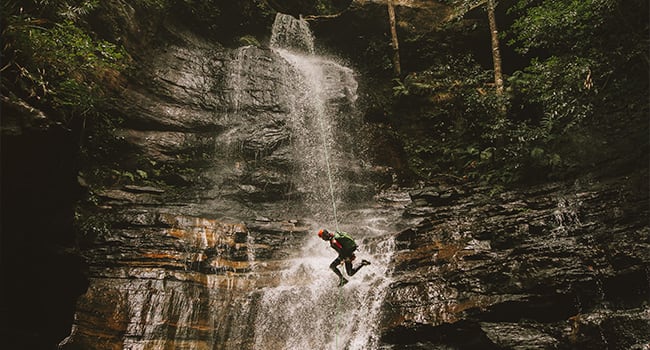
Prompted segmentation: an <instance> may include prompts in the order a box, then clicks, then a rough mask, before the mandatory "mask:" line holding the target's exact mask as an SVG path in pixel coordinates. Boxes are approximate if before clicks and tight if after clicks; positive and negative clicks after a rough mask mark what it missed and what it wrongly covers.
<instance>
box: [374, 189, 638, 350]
mask: <svg viewBox="0 0 650 350" xmlns="http://www.w3.org/2000/svg"><path fill="white" fill-rule="evenodd" d="M630 186H631V185H630V183H629V182H627V180H626V178H624V177H623V178H616V179H609V180H607V179H604V180H602V183H592V184H591V185H588V186H584V187H580V188H578V189H576V187H574V186H573V185H571V184H567V185H564V186H563V185H562V184H550V185H544V186H539V187H536V188H531V189H528V190H526V191H520V192H519V191H510V192H506V193H503V194H502V195H500V196H498V197H496V196H492V197H488V196H484V195H482V194H481V191H480V190H478V189H475V190H472V191H467V192H465V193H464V194H461V193H457V194H456V195H455V198H454V200H453V201H449V202H446V204H445V202H441V201H440V196H439V195H438V194H439V193H440V190H439V189H438V188H432V187H426V188H423V189H422V190H418V191H412V192H410V194H411V197H412V198H413V199H414V203H413V204H412V205H411V206H409V207H408V209H407V212H409V213H410V216H416V217H420V218H421V221H420V222H419V223H418V224H417V225H414V226H412V227H411V228H409V229H406V230H404V231H402V232H400V233H398V234H397V235H396V236H395V240H396V249H397V252H396V253H395V255H394V257H393V261H394V264H395V270H394V271H395V272H394V276H393V278H394V282H393V283H392V284H391V289H390V291H389V292H388V294H387V296H386V300H385V304H384V307H385V311H384V321H383V327H384V334H385V337H386V340H387V342H388V343H393V344H398V343H399V344H406V345H408V346H413V348H432V349H435V348H447V347H450V348H455V347H457V346H458V343H457V340H456V339H452V338H453V337H451V336H450V337H447V338H445V337H442V336H433V337H431V336H429V335H427V334H429V333H431V334H441V333H443V332H445V331H448V330H449V327H451V326H453V325H456V324H461V325H466V326H467V325H470V326H467V327H466V328H464V330H463V331H462V332H460V333H456V335H457V336H459V335H460V334H465V335H466V334H468V332H469V331H467V329H468V328H469V329H473V330H475V331H476V332H477V333H476V334H473V335H472V336H475V337H480V338H481V339H483V340H484V343H482V345H481V346H485V348H490V347H494V348H507V349H524V348H525V349H548V348H573V347H580V348H594V349H596V348H603V347H607V346H613V347H614V348H627V347H630V346H635V344H647V343H648V341H650V339H649V338H648V334H650V333H648V332H647V331H646V328H647V327H648V325H649V323H648V319H647V318H646V319H645V320H642V318H643V317H642V315H643V313H644V312H645V311H643V310H646V309H647V301H648V300H649V299H648V298H649V295H650V294H649V293H650V290H649V289H650V287H649V286H650V284H649V283H648V277H649V276H648V274H647V266H648V264H649V262H650V255H649V254H648V253H647V252H648V251H650V232H649V230H648V225H647V223H648V210H647V208H648V195H647V193H639V192H636V191H634V189H633V188H632V187H630ZM418 200H423V201H422V204H421V205H422V206H420V204H418V203H417V201H418ZM637 208H645V209H644V210H640V211H639V210H637ZM613 211H615V212H616V211H620V212H629V211H632V212H635V213H636V214H637V215H636V216H634V217H632V216H626V217H625V219H622V218H621V217H620V216H612V215H611V213H612V212H613ZM610 308H614V309H613V310H612V309H610ZM603 310H612V311H603ZM627 310H630V311H627ZM632 310H635V311H632ZM623 315H624V316H623ZM587 320H589V321H587ZM569 327H573V329H574V330H573V331H571V332H567V329H569ZM606 327H610V328H608V329H607V330H606ZM614 329H617V331H614ZM422 332H427V334H424V333H422ZM616 332H619V333H618V335H615V333H616ZM399 334H402V335H399ZM623 334H625V335H623ZM422 342H425V343H426V344H429V345H427V346H425V347H420V346H421V345H417V344H421V343H422ZM607 344H616V345H607ZM429 346H430V347H429ZM471 346H472V345H469V344H465V345H463V346H461V348H471Z"/></svg>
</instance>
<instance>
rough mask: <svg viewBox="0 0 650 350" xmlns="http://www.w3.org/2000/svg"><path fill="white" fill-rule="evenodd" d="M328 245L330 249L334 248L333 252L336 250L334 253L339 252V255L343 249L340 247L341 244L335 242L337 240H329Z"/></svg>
mask: <svg viewBox="0 0 650 350" xmlns="http://www.w3.org/2000/svg"><path fill="white" fill-rule="evenodd" d="M330 245H331V246H332V248H334V250H336V251H337V252H339V253H340V252H341V250H342V249H343V245H341V243H339V241H337V240H336V239H334V238H332V239H331V240H330Z"/></svg>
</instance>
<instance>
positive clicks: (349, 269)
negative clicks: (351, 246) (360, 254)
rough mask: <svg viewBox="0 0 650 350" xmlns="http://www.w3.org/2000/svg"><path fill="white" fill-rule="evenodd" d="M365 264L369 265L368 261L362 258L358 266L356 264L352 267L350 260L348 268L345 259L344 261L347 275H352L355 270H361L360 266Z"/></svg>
mask: <svg viewBox="0 0 650 350" xmlns="http://www.w3.org/2000/svg"><path fill="white" fill-rule="evenodd" d="M366 265H370V261H368V260H365V259H364V260H361V264H359V266H357V267H355V268H352V262H350V268H348V266H347V261H346V265H345V267H346V270H347V272H348V276H353V275H354V274H355V273H357V271H359V270H361V268H362V267H364V266H366Z"/></svg>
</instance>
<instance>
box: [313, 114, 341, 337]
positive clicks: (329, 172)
mask: <svg viewBox="0 0 650 350" xmlns="http://www.w3.org/2000/svg"><path fill="white" fill-rule="evenodd" d="M318 120H319V122H320V128H321V135H322V137H323V153H324V155H325V165H326V167H327V178H328V180H329V188H330V197H331V198H332V211H333V214H334V223H335V225H336V231H339V219H338V215H337V212H336V197H335V196H334V184H333V182H334V181H333V180H332V167H331V166H330V159H329V158H330V156H329V151H328V148H327V137H326V131H327V129H326V128H325V123H324V122H323V118H322V116H321V117H320V118H318ZM342 292H343V288H340V287H339V293H338V294H339V295H338V298H337V302H336V336H335V340H334V342H335V344H336V349H339V333H340V332H341V301H342V299H343V294H342Z"/></svg>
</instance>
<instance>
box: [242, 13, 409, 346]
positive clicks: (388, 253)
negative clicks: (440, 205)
mask: <svg viewBox="0 0 650 350" xmlns="http://www.w3.org/2000/svg"><path fill="white" fill-rule="evenodd" d="M273 28H274V32H273V35H272V39H271V44H272V48H273V49H274V50H275V51H276V52H277V53H278V54H279V55H280V56H281V57H283V58H284V59H285V60H286V62H287V64H288V65H290V67H292V68H293V71H294V73H295V74H288V75H287V77H286V79H287V83H286V85H287V86H289V87H290V89H289V91H288V92H287V93H290V94H291V96H290V97H291V101H293V102H292V106H291V113H292V123H293V125H292V126H291V127H292V132H293V135H294V136H293V139H292V142H293V145H294V150H295V151H296V152H297V154H299V155H300V157H299V158H300V164H299V165H298V169H297V172H296V174H295V180H294V181H295V185H296V186H297V187H298V188H299V191H300V192H301V193H304V194H305V197H306V198H305V203H304V207H305V209H306V211H307V212H309V213H310V215H311V216H312V218H313V220H314V221H315V222H318V223H319V224H318V225H314V227H313V232H314V234H313V235H311V236H309V237H307V238H306V239H305V241H304V243H303V245H302V247H301V248H299V249H298V252H297V253H296V255H295V256H294V257H293V258H292V259H290V260H288V261H287V262H286V265H285V266H284V268H283V269H282V270H281V271H278V272H277V275H278V278H277V281H278V285H277V286H273V287H267V288H266V289H264V290H263V291H262V293H261V297H260V298H261V299H260V300H259V305H258V307H257V314H256V318H255V328H254V334H255V346H254V348H255V349H292V350H293V349H295V350H298V349H299V350H304V349H371V348H373V347H376V344H377V341H378V339H377V336H378V330H377V329H376V327H377V326H378V324H379V317H380V306H381V304H382V301H383V298H384V295H385V291H386V290H387V287H388V284H389V283H390V280H389V278H388V277H387V276H388V274H389V271H388V266H389V262H390V259H391V257H392V252H393V241H392V238H391V233H392V228H391V227H390V223H391V221H392V220H391V219H390V215H391V214H390V213H393V214H394V213H396V212H397V210H393V209H392V208H381V207H379V206H377V207H376V208H371V209H364V210H356V211H347V212H343V213H340V215H337V207H338V206H340V204H341V203H342V202H343V201H344V199H345V192H346V189H347V187H348V184H347V183H346V181H345V178H344V176H343V175H342V171H341V167H342V166H345V164H347V162H350V159H353V158H354V156H353V155H350V154H349V152H348V151H347V150H346V149H342V148H341V146H340V144H339V143H338V142H337V138H340V137H341V133H342V132H343V131H342V130H340V129H339V128H338V121H339V120H340V118H346V117H350V116H346V115H341V113H340V109H339V108H338V106H339V105H340V104H341V103H347V104H354V102H355V100H356V88H357V83H356V80H355V79H354V74H353V73H354V72H353V71H352V70H351V69H349V68H347V67H344V66H342V65H340V64H338V63H336V62H333V61H331V60H328V59H325V58H322V57H318V56H315V55H314V54H313V52H314V49H313V48H314V44H313V37H312V36H311V33H310V32H309V30H308V25H307V23H306V22H304V21H302V20H296V19H294V18H292V17H291V16H288V15H283V14H278V17H276V24H275V25H274V27H273ZM287 30H288V31H291V32H286V31H287ZM362 205H366V204H362ZM381 218H383V219H381ZM336 226H340V227H339V228H340V229H341V230H344V231H347V232H349V233H351V234H352V235H353V236H354V237H355V238H357V243H359V245H360V248H359V250H358V251H357V253H356V255H357V261H355V265H356V264H358V263H359V262H360V261H361V259H368V260H370V261H371V262H372V265H369V266H366V267H364V268H363V269H361V270H360V271H359V272H358V273H357V274H356V275H355V276H353V277H350V278H348V279H349V280H350V282H349V283H348V284H347V285H346V286H345V287H343V288H338V287H337V283H338V279H337V277H336V275H335V274H334V273H333V272H332V271H330V270H329V268H328V266H329V264H330V262H331V261H332V260H334V259H335V258H336V253H335V252H334V251H333V250H332V249H331V248H329V245H328V243H327V242H324V241H322V240H320V239H319V238H318V237H317V236H316V234H315V233H316V231H317V230H318V228H328V229H330V230H334V229H335V228H336ZM340 269H341V270H344V269H343V266H340Z"/></svg>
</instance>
